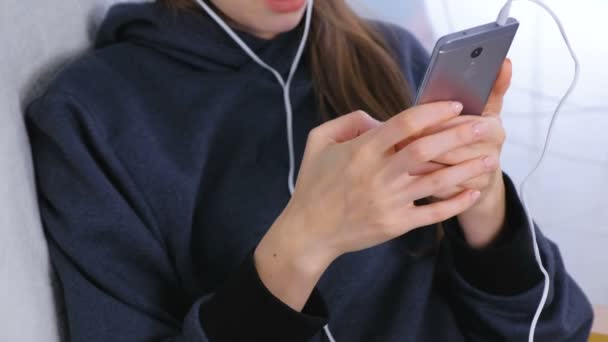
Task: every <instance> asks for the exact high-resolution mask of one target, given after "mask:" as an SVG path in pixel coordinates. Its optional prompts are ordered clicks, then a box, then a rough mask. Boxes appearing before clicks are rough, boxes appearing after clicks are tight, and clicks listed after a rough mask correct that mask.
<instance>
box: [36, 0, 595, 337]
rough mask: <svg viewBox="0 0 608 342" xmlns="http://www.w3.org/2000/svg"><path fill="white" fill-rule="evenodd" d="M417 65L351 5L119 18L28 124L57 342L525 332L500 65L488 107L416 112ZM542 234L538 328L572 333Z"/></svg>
mask: <svg viewBox="0 0 608 342" xmlns="http://www.w3.org/2000/svg"><path fill="white" fill-rule="evenodd" d="M201 6H204V7H205V8H203V7H201ZM215 13H218V16H217V17H215V18H213V16H214V14H215ZM305 14H306V16H305ZM224 22H226V23H228V25H229V26H230V27H231V28H232V30H235V31H236V32H238V33H237V35H238V36H239V37H240V39H242V43H241V46H239V43H237V42H236V41H235V39H236V40H238V38H236V37H231V36H229V34H227V32H230V30H231V29H230V28H228V27H222V26H220V25H222V23H224ZM301 42H303V44H301ZM300 47H301V48H302V49H304V50H302V49H299V48H300ZM247 48H251V51H249V52H247V51H246V50H247ZM300 52H303V55H302V57H301V60H300V58H299V53H300ZM257 56H259V58H260V60H258V61H256V60H254V59H255V58H256V57H257ZM261 62H262V63H268V64H267V65H266V66H263V65H261V64H262V63H261ZM426 63H427V54H426V53H425V51H424V50H423V49H422V48H421V46H420V45H419V44H418V42H417V41H416V40H415V39H414V38H413V37H412V36H411V35H409V34H408V33H407V32H404V31H402V30H400V29H398V28H396V27H393V26H389V25H386V24H382V23H377V22H364V21H363V20H362V19H360V18H358V17H357V16H356V15H355V14H354V13H353V12H352V11H351V10H350V9H349V8H348V7H347V5H346V4H345V3H344V2H343V1H341V0H326V1H316V2H315V3H314V8H313V3H312V2H306V1H305V0H249V1H244V0H240V1H239V0H212V1H210V2H209V3H197V2H194V1H191V0H165V1H158V2H156V3H153V4H128V5H119V6H117V7H114V8H113V9H112V10H111V11H110V13H109V15H108V17H107V19H106V20H105V22H104V24H103V25H102V28H101V31H100V33H99V37H98V41H97V48H96V50H95V51H93V52H92V53H90V54H89V55H87V56H85V57H83V58H82V59H80V60H79V61H77V62H76V63H73V64H72V65H71V66H70V67H69V68H67V69H66V70H64V71H63V72H62V73H61V74H60V75H59V76H58V77H57V79H56V80H55V81H54V83H53V85H52V86H51V87H50V88H49V90H48V91H47V92H46V94H44V96H42V97H41V98H39V99H38V100H36V101H35V102H34V103H33V104H32V106H31V107H30V108H29V110H28V115H27V125H28V129H29V132H30V137H31V143H32V146H33V154H34V161H35V166H36V172H37V183H38V188H39V193H40V194H39V195H40V207H41V212H42V218H43V222H44V225H45V228H46V231H47V235H48V239H49V244H50V249H51V255H52V260H53V263H54V266H55V268H56V270H57V274H58V277H59V281H60V284H61V288H62V292H63V297H64V301H65V307H66V321H67V325H68V336H69V339H70V340H71V341H188V342H195V341H196V342H203V341H209V342H218V341H324V340H327V339H329V338H330V337H329V336H331V335H332V334H333V335H334V337H335V339H336V340H337V341H348V342H351V341H464V340H474V341H498V340H512V341H523V340H524V339H525V338H526V336H527V333H528V328H529V324H530V321H531V318H532V315H533V313H534V311H535V309H536V306H537V304H538V301H539V299H540V295H541V291H542V275H541V274H540V272H539V271H538V269H537V266H536V263H535V261H534V258H533V252H532V247H531V237H530V236H531V235H530V232H529V228H528V227H527V225H526V221H525V219H524V212H523V209H522V207H521V204H520V202H519V200H518V198H517V195H516V192H515V190H514V187H513V184H512V183H511V182H510V180H509V179H508V178H507V177H506V176H505V175H504V174H503V173H502V172H501V169H500V166H499V162H498V161H499V156H500V150H501V146H502V143H503V140H504V131H503V128H502V126H501V125H500V119H499V114H500V110H501V106H502V98H503V95H504V94H505V92H506V90H507V88H508V84H509V82H510V77H511V66H510V62H508V61H507V62H505V64H504V66H503V68H502V71H501V73H500V76H499V78H498V80H497V82H496V84H495V87H494V89H493V92H492V95H491V98H490V100H489V102H488V104H487V108H486V114H484V115H483V116H467V115H462V116H459V114H460V112H461V110H462V106H461V105H460V104H458V103H450V102H442V103H433V104H428V105H423V106H415V107H412V103H411V97H412V94H413V92H414V90H415V89H416V87H417V86H418V84H419V82H420V79H421V77H422V75H423V72H424V70H425V68H426ZM280 83H282V85H284V86H285V87H282V86H281V84H280ZM284 90H286V91H285V93H284V92H283V91H284ZM284 95H286V96H284ZM284 100H285V101H284ZM292 112H293V113H292ZM347 113H350V114H347ZM367 113H369V114H367ZM286 114H287V117H285V115H286ZM290 114H292V116H291V115H290ZM465 114H466V113H465ZM285 120H287V127H288V129H287V130H285V125H286V121H285ZM291 120H293V123H292V125H291ZM292 134H293V136H292ZM286 141H287V142H288V144H287V145H288V148H287V149H286V148H285V147H286V146H285V145H286V144H285V142H286ZM292 142H293V146H292V144H291V143H292ZM292 162H293V164H292ZM296 172H297V174H296ZM290 173H291V174H290ZM296 176H297V177H296ZM294 179H297V182H295V186H294V184H293V182H294ZM286 180H288V182H286ZM286 185H289V187H287V186H286ZM292 187H293V194H292V195H291V194H290V191H288V190H292ZM290 195H291V196H290ZM419 200H420V201H419ZM414 202H416V204H414ZM539 234H540V233H539ZM539 239H540V240H539V244H540V249H541V253H542V255H543V258H544V262H545V264H546V266H547V268H548V270H549V272H550V276H551V289H552V291H551V294H550V298H549V300H548V304H547V306H546V307H545V308H544V310H543V315H542V317H541V320H540V322H539V325H538V327H537V332H536V340H537V341H584V340H585V339H586V338H587V335H588V333H589V330H590V325H591V320H592V314H591V310H590V305H589V303H588V301H587V299H586V298H585V296H584V295H583V293H582V292H581V290H580V289H579V287H578V286H577V285H576V284H575V282H574V281H573V280H572V279H571V278H570V277H569V276H568V274H567V273H566V271H565V269H564V266H563V263H562V261H561V258H560V255H559V252H558V250H557V247H556V246H555V245H554V244H553V243H551V242H550V241H548V240H547V239H546V238H544V237H542V235H541V236H540V237H539ZM324 327H326V328H325V329H324Z"/></svg>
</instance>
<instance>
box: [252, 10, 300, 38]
mask: <svg viewBox="0 0 608 342" xmlns="http://www.w3.org/2000/svg"><path fill="white" fill-rule="evenodd" d="M304 13H305V9H302V10H301V11H298V12H294V13H283V14H278V13H272V12H271V13H267V14H266V15H265V16H264V19H263V20H258V21H256V24H255V25H254V27H253V28H254V30H255V31H256V32H260V33H263V35H264V36H266V37H267V38H270V37H274V36H276V35H278V34H281V33H284V32H288V31H291V30H293V29H294V28H296V27H297V26H298V24H299V23H300V21H302V18H303V17H304Z"/></svg>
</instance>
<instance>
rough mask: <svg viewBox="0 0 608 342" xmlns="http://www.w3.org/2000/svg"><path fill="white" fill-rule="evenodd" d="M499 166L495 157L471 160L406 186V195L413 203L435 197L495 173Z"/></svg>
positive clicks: (423, 177) (420, 178)
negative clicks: (457, 186) (471, 180)
mask: <svg viewBox="0 0 608 342" xmlns="http://www.w3.org/2000/svg"><path fill="white" fill-rule="evenodd" d="M497 166H498V161H497V160H496V158H495V157H493V156H487V157H484V158H477V159H473V160H469V161H466V162H464V163H460V164H458V165H454V166H450V167H446V168H444V169H441V170H438V171H435V172H433V173H432V174H429V175H427V176H422V177H419V178H418V179H416V180H414V181H413V182H411V183H409V184H407V185H406V189H405V191H404V194H407V196H408V199H409V200H411V201H415V200H417V199H420V198H425V197H429V196H433V195H434V194H438V193H441V192H442V191H445V190H446V189H449V188H450V187H453V186H456V185H460V184H461V183H464V182H466V181H468V180H470V179H473V178H476V177H479V176H481V175H483V174H486V173H489V172H493V171H494V170H496V167H497Z"/></svg>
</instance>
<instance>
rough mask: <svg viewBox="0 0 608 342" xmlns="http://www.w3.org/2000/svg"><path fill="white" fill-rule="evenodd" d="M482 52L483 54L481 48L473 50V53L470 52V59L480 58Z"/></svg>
mask: <svg viewBox="0 0 608 342" xmlns="http://www.w3.org/2000/svg"><path fill="white" fill-rule="evenodd" d="M482 52H483V48H482V47H478V48H477V49H475V50H473V52H471V58H477V57H479V56H481V53H482Z"/></svg>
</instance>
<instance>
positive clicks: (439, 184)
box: [429, 177, 446, 191]
mask: <svg viewBox="0 0 608 342" xmlns="http://www.w3.org/2000/svg"><path fill="white" fill-rule="evenodd" d="M429 183H430V186H431V188H432V189H433V190H434V191H437V190H441V189H443V188H445V186H446V182H445V180H444V178H442V177H431V178H430V179H429Z"/></svg>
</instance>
